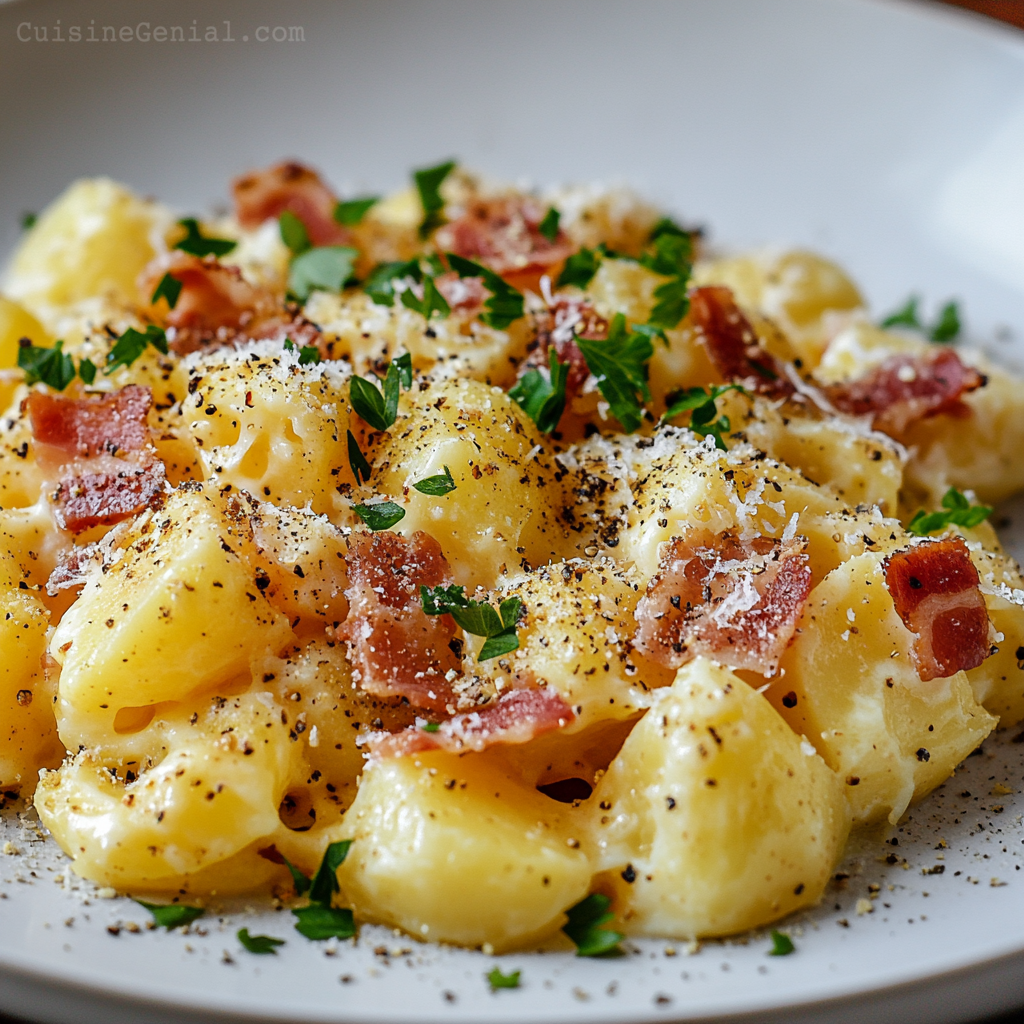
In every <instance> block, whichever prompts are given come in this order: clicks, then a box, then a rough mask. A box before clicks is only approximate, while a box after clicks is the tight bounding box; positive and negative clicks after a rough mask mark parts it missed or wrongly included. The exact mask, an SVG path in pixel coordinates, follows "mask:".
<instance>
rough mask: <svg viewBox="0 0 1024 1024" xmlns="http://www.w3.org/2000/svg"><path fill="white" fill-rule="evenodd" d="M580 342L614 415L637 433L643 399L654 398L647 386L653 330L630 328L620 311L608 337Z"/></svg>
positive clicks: (585, 357) (626, 429)
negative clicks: (651, 333)
mask: <svg viewBox="0 0 1024 1024" xmlns="http://www.w3.org/2000/svg"><path fill="white" fill-rule="evenodd" d="M576 344H577V345H578V346H579V349H580V351H581V352H582V353H583V358H584V359H585V360H586V361H587V367H588V368H589V370H590V372H591V373H592V374H593V375H594V376H595V377H596V378H597V386H598V388H599V389H600V391H601V394H602V395H604V397H605V399H606V401H607V402H608V405H609V407H610V409H611V413H612V415H613V416H614V417H615V418H616V419H617V420H618V421H619V422H620V423H621V424H622V429H623V430H624V431H625V432H626V433H627V434H631V433H633V431H634V430H636V429H637V427H639V426H640V423H641V420H642V418H643V414H642V408H643V404H642V401H641V399H643V400H646V401H650V398H651V392H650V389H649V388H648V386H647V362H648V360H649V359H650V358H651V356H652V355H654V346H653V344H652V343H651V338H650V334H649V333H648V332H646V331H637V330H635V329H634V330H633V331H630V330H629V328H628V327H627V326H626V318H625V316H623V315H622V313H616V315H615V317H614V319H613V320H612V322H611V326H610V327H609V329H608V339H607V340H606V341H587V340H585V339H584V338H577V339H576Z"/></svg>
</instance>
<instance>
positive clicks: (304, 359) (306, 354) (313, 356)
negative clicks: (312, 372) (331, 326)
mask: <svg viewBox="0 0 1024 1024" xmlns="http://www.w3.org/2000/svg"><path fill="white" fill-rule="evenodd" d="M319 362H320V349H318V348H317V347H316V345H303V346H302V348H300V349H299V366H310V365H312V364H314V363H319Z"/></svg>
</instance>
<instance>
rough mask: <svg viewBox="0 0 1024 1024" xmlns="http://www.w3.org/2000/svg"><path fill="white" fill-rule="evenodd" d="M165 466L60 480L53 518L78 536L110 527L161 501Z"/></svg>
mask: <svg viewBox="0 0 1024 1024" xmlns="http://www.w3.org/2000/svg"><path fill="white" fill-rule="evenodd" d="M165 480H166V477H165V474H164V465H163V463H162V462H150V463H149V464H148V465H145V466H126V467H125V468H124V469H121V470H118V471H117V472H116V473H83V474H82V475H81V476H75V477H66V478H65V479H63V480H61V482H60V488H59V490H58V491H57V497H56V499H55V505H56V509H55V515H56V518H57V520H58V522H59V523H60V525H62V526H63V527H64V529H66V530H70V531H71V532H72V533H81V532H82V531H83V530H89V529H91V528H92V527H94V526H112V525H113V524H114V523H119V522H121V521H122V520H123V519H128V518H130V517H131V516H134V515H137V514H138V513H139V512H141V511H142V510H143V509H146V508H158V507H159V506H160V505H162V504H163V500H164V497H163V496H164V482H165Z"/></svg>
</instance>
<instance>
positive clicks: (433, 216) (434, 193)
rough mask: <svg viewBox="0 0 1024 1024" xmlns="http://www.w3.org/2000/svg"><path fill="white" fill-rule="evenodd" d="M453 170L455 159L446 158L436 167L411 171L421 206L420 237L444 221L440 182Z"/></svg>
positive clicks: (423, 236)
mask: <svg viewBox="0 0 1024 1024" xmlns="http://www.w3.org/2000/svg"><path fill="white" fill-rule="evenodd" d="M454 170H455V161H454V160H447V161H445V162H444V163H443V164H438V165H437V166H436V167H423V168H421V169H420V170H418V171H413V175H412V177H413V181H415V182H416V190H417V191H418V192H419V194H420V205H421V206H422V207H423V221H422V223H421V224H420V238H426V237H427V236H428V235H429V234H430V232H431V231H433V230H434V229H435V228H437V227H440V226H441V225H442V224H443V223H444V216H443V211H444V199H443V198H442V196H441V183H442V182H443V181H444V179H445V178H447V177H448V175H449V174H451V173H452V171H454Z"/></svg>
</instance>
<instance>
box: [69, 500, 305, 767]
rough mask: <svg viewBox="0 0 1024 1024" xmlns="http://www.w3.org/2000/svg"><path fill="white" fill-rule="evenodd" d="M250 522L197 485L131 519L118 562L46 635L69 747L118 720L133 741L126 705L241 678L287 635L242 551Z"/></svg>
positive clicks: (141, 705)
mask: <svg viewBox="0 0 1024 1024" xmlns="http://www.w3.org/2000/svg"><path fill="white" fill-rule="evenodd" d="M247 530H248V523H247V521H242V522H238V521H233V520H232V518H231V517H230V515H229V506H228V505H227V503H226V502H225V501H224V500H223V499H221V498H220V497H219V496H218V495H217V494H216V493H215V492H213V493H211V492H210V491H204V490H201V489H199V488H198V487H196V488H191V489H188V490H181V491H177V492H175V494H173V495H172V496H171V497H170V499H169V500H168V502H167V506H166V508H164V509H163V510H162V511H159V512H156V513H153V514H151V515H143V516H140V517H139V519H137V520H136V521H135V523H134V524H133V526H132V529H131V531H130V533H129V534H128V535H127V536H126V538H125V539H124V541H123V546H124V551H123V554H122V555H121V557H120V560H119V561H118V562H117V563H116V564H115V565H114V566H112V567H111V568H110V570H109V571H108V572H105V573H102V574H96V575H95V576H94V577H92V578H91V579H90V580H89V582H88V583H87V584H86V586H85V589H84V590H83V592H82V595H81V597H79V599H78V600H77V601H76V602H75V604H74V605H73V606H72V607H71V608H70V609H69V610H68V612H67V613H66V614H65V616H64V618H63V619H62V620H61V623H60V625H59V626H58V628H57V631H56V632H55V634H54V636H53V640H52V643H51V648H50V650H51V654H52V655H53V657H54V658H55V659H56V661H57V662H58V664H59V665H60V666H61V677H60V703H59V709H58V718H59V721H60V728H61V735H62V737H63V738H64V740H65V742H66V744H67V745H68V746H69V747H70V748H71V749H78V746H79V744H84V745H85V746H86V747H90V748H97V749H102V747H103V745H104V743H110V742H117V741H118V740H119V737H118V736H117V735H116V730H117V729H118V726H120V728H121V732H122V734H123V735H122V736H121V737H120V740H121V742H122V743H127V744H130V743H131V736H130V735H129V734H130V733H131V732H132V731H136V730H137V729H138V728H140V725H139V724H138V723H137V722H136V720H135V717H132V715H131V713H130V712H129V710H128V709H145V708H146V707H148V706H151V705H155V704H158V703H162V702H165V701H181V700H185V699H186V698H188V697H190V696H193V695H197V694H200V693H202V692H204V691H208V690H209V689H210V688H211V687H214V686H218V685H221V684H224V683H227V682H228V681H230V680H231V679H232V678H233V677H236V676H238V675H240V674H245V677H246V679H247V678H248V667H249V661H250V657H251V656H252V655H253V653H254V652H255V653H260V652H262V651H264V650H268V649H269V650H275V649H278V648H280V647H282V646H283V645H284V644H286V643H287V642H288V640H289V639H290V638H291V636H292V633H291V631H290V630H289V628H288V623H287V621H286V620H285V619H284V617H283V616H282V615H281V614H280V613H279V612H276V611H275V610H274V609H273V608H272V607H271V606H270V605H269V604H268V603H267V600H266V598H265V597H264V596H263V595H262V593H261V592H260V590H259V587H258V586H257V583H256V579H255V574H254V572H253V570H252V568H251V567H250V565H249V564H248V563H247V562H246V561H245V560H244V559H243V558H242V557H241V556H240V554H239V551H240V549H241V547H242V545H243V544H244V543H247V542H248V537H247V536H246V531H247ZM118 712H122V714H121V719H120V721H118V718H117V716H118ZM138 715H140V716H142V719H144V718H145V711H144V710H140V711H138ZM150 717H152V711H150ZM145 724H147V722H146V721H145V720H143V721H142V725H145Z"/></svg>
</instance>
